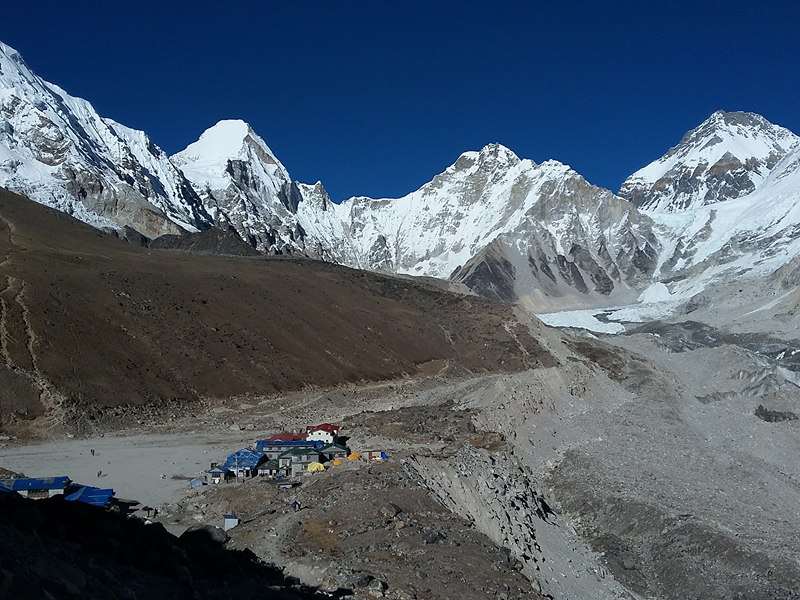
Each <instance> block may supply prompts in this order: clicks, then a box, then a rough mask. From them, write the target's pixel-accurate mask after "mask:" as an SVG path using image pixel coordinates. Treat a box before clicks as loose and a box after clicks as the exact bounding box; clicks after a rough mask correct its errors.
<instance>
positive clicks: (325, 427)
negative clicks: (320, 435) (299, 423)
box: [306, 423, 339, 433]
mask: <svg viewBox="0 0 800 600" xmlns="http://www.w3.org/2000/svg"><path fill="white" fill-rule="evenodd" d="M306 430H307V431H327V432H328V433H339V426H338V425H334V424H333V423H320V424H319V425H309V426H308V427H306Z"/></svg>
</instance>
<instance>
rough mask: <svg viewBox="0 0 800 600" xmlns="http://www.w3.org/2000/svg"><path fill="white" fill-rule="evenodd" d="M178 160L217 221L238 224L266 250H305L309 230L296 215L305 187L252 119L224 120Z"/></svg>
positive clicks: (245, 235) (244, 236)
mask: <svg viewBox="0 0 800 600" xmlns="http://www.w3.org/2000/svg"><path fill="white" fill-rule="evenodd" d="M172 161H173V163H174V164H175V165H177V166H178V167H180V168H181V169H182V170H183V173H184V174H185V175H186V177H187V178H188V179H189V181H190V182H191V184H192V186H193V187H194V189H195V191H196V192H197V193H198V194H199V195H200V197H201V198H202V200H203V204H204V206H205V208H206V210H207V211H208V212H209V213H210V214H211V215H213V217H214V219H215V221H216V222H217V223H225V224H226V226H227V225H228V224H229V225H231V226H233V227H234V228H235V229H236V231H237V232H238V233H239V235H240V236H241V237H242V239H244V240H247V241H248V242H249V243H250V244H251V245H253V246H254V247H255V248H256V249H258V250H260V251H262V252H266V253H271V254H284V253H292V252H304V249H305V245H304V241H303V238H304V236H305V233H304V231H303V230H302V228H300V227H298V223H297V218H296V212H297V209H298V205H299V203H300V201H301V199H302V196H301V192H300V189H299V188H298V187H297V184H296V183H295V182H293V181H292V179H291V177H290V176H289V172H288V171H287V170H286V168H285V167H284V166H283V165H282V164H281V162H280V161H279V160H278V159H277V157H276V156H275V154H274V153H273V152H272V150H271V149H270V147H269V146H267V143H266V142H265V141H264V140H263V139H262V138H260V137H259V136H258V135H257V134H256V133H255V132H254V131H253V129H252V128H251V127H250V125H248V124H247V123H246V122H244V121H241V120H225V121H220V122H218V123H217V124H216V125H214V126H213V127H210V128H208V129H206V130H205V131H204V132H203V134H202V135H201V136H200V138H199V139H198V140H197V141H196V142H194V143H192V144H189V146H187V147H186V148H185V149H184V150H182V151H181V152H178V153H177V154H175V155H173V156H172Z"/></svg>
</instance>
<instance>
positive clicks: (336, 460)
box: [331, 458, 344, 467]
mask: <svg viewBox="0 0 800 600" xmlns="http://www.w3.org/2000/svg"><path fill="white" fill-rule="evenodd" d="M331 464H332V465H333V466H334V467H338V466H339V465H342V464H344V461H343V460H342V459H341V458H334V459H333V460H332V461H331Z"/></svg>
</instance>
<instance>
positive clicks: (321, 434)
mask: <svg viewBox="0 0 800 600" xmlns="http://www.w3.org/2000/svg"><path fill="white" fill-rule="evenodd" d="M306 439H307V440H308V441H310V442H311V441H314V442H324V443H325V444H332V443H333V434H332V433H329V432H327V431H323V430H322V429H317V430H316V431H309V432H308V434H307V435H306Z"/></svg>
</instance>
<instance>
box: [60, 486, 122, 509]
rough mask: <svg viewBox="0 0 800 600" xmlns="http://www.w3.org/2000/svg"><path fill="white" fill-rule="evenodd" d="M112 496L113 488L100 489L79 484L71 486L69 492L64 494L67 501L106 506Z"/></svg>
mask: <svg viewBox="0 0 800 600" xmlns="http://www.w3.org/2000/svg"><path fill="white" fill-rule="evenodd" d="M113 497H114V490H112V489H101V488H96V487H92V486H90V485H79V486H77V487H74V488H71V489H70V490H69V493H68V494H67V495H66V496H64V500H67V501H68V502H82V503H83V504H90V505H92V506H100V507H106V506H108V504H109V503H110V502H111V499H112V498H113Z"/></svg>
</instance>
